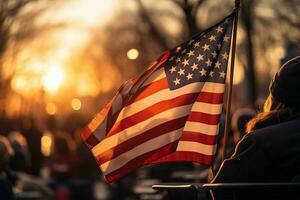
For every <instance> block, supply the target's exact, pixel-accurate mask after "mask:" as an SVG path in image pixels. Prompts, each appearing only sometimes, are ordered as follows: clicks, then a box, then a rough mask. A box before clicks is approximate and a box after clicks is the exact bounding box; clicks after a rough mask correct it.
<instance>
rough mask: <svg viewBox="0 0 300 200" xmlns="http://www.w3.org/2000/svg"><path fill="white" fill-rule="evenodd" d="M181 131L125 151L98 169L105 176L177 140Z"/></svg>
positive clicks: (172, 132)
mask: <svg viewBox="0 0 300 200" xmlns="http://www.w3.org/2000/svg"><path fill="white" fill-rule="evenodd" d="M181 133H182V129H178V130H175V131H171V132H169V133H166V134H164V135H161V136H159V137H156V138H153V139H151V140H149V141H147V142H145V143H143V144H140V145H138V146H136V147H135V148H133V149H131V150H130V151H127V152H125V153H123V154H121V155H119V156H118V157H116V158H114V159H112V160H110V161H107V162H105V163H103V164H102V165H101V166H100V167H101V169H102V171H103V173H104V174H105V175H107V174H109V173H111V172H113V171H115V170H117V169H118V168H120V167H122V166H124V165H125V164H126V163H128V162H129V161H131V160H132V159H134V158H137V157H138V156H141V155H143V154H145V153H147V152H150V151H153V150H155V149H158V148H161V147H163V146H165V145H167V144H169V143H172V142H174V141H176V140H178V139H179V138H180V136H181Z"/></svg>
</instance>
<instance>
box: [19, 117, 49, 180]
mask: <svg viewBox="0 0 300 200" xmlns="http://www.w3.org/2000/svg"><path fill="white" fill-rule="evenodd" d="M21 132H22V133H23V134H24V136H25V138H26V140H27V143H28V149H29V152H30V156H31V170H30V171H31V174H32V175H34V176H39V175H40V170H41V167H42V163H43V160H44V156H43V154H42V151H41V138H42V132H41V131H40V130H39V129H38V128H37V127H36V125H35V123H34V120H33V118H25V119H24V120H23V125H22V130H21Z"/></svg>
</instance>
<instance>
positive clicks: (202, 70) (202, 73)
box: [200, 68, 207, 76]
mask: <svg viewBox="0 0 300 200" xmlns="http://www.w3.org/2000/svg"><path fill="white" fill-rule="evenodd" d="M206 73H207V71H206V70H205V69H204V68H202V69H201V71H200V74H201V76H206Z"/></svg>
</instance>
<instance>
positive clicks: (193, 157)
mask: <svg viewBox="0 0 300 200" xmlns="http://www.w3.org/2000/svg"><path fill="white" fill-rule="evenodd" d="M183 161H188V162H196V163H202V164H206V165H210V164H211V163H212V161H213V156H208V155H205V154H201V153H196V152H190V151H176V152H174V153H172V154H169V155H166V156H164V157H162V158H159V159H157V160H155V161H153V162H152V164H158V163H164V162H183ZM148 164H149V163H148Z"/></svg>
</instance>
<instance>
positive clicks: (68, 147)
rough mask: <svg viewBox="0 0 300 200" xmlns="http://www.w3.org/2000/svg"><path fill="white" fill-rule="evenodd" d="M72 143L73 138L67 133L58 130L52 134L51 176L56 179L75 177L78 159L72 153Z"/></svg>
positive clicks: (73, 148)
mask: <svg viewBox="0 0 300 200" xmlns="http://www.w3.org/2000/svg"><path fill="white" fill-rule="evenodd" d="M74 145H75V143H74V142H73V139H72V138H71V136H69V135H67V133H64V132H61V131H59V132H57V134H56V135H55V136H54V153H53V155H52V159H51V163H50V170H51V176H52V178H54V179H56V180H66V179H71V178H76V175H77V170H78V160H77V157H76V156H75V154H74V150H75V146H74Z"/></svg>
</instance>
